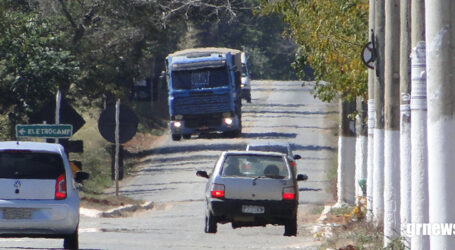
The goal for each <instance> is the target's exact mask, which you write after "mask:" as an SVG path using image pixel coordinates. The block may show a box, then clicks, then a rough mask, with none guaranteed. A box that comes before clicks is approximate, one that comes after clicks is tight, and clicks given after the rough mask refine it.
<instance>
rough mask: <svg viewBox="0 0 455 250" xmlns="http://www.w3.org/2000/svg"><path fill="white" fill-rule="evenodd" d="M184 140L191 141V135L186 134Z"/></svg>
mask: <svg viewBox="0 0 455 250" xmlns="http://www.w3.org/2000/svg"><path fill="white" fill-rule="evenodd" d="M183 139H187V140H188V139H191V134H184V135H183Z"/></svg>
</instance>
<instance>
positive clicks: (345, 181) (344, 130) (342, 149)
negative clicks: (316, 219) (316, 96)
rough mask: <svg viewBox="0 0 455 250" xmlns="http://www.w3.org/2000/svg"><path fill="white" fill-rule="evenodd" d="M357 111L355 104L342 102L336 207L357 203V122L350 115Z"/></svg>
mask: <svg viewBox="0 0 455 250" xmlns="http://www.w3.org/2000/svg"><path fill="white" fill-rule="evenodd" d="M354 111H355V102H349V101H343V100H340V128H339V131H340V133H339V134H340V135H339V137H338V179H337V191H338V192H337V194H338V195H337V196H338V201H337V204H336V206H342V205H343V204H350V205H353V204H354V202H355V183H354V182H355V157H354V155H353V154H352V152H355V122H354V121H353V120H351V119H349V117H348V115H349V114H352V113H353V112H354Z"/></svg>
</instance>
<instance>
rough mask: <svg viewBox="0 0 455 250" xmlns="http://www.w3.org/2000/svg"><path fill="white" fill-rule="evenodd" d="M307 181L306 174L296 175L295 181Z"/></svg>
mask: <svg viewBox="0 0 455 250" xmlns="http://www.w3.org/2000/svg"><path fill="white" fill-rule="evenodd" d="M306 180H308V176H307V175H306V174H298V175H297V181H306Z"/></svg>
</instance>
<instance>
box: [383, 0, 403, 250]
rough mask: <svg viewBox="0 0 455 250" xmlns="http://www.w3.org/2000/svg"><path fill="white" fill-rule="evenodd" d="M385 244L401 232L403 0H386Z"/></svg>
mask: <svg viewBox="0 0 455 250" xmlns="http://www.w3.org/2000/svg"><path fill="white" fill-rule="evenodd" d="M385 2H386V4H385V12H386V13H385V48H384V54H385V58H384V64H385V65H384V68H385V73H384V84H385V88H384V117H385V134H384V245H385V246H387V245H388V244H389V243H390V241H391V240H394V239H396V238H398V237H399V236H400V192H399V190H400V26H399V25H398V24H399V23H400V0H386V1H385Z"/></svg>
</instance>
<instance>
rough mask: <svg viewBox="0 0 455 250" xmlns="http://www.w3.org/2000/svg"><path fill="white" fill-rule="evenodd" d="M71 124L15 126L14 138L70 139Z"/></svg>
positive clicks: (71, 133)
mask: <svg viewBox="0 0 455 250" xmlns="http://www.w3.org/2000/svg"><path fill="white" fill-rule="evenodd" d="M72 135H73V125H71V124H17V125H16V137H39V138H70V137H71V136H72Z"/></svg>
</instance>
